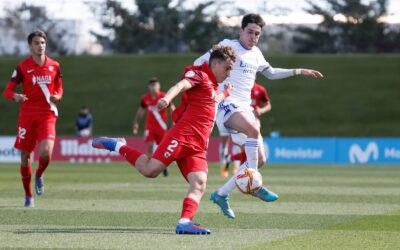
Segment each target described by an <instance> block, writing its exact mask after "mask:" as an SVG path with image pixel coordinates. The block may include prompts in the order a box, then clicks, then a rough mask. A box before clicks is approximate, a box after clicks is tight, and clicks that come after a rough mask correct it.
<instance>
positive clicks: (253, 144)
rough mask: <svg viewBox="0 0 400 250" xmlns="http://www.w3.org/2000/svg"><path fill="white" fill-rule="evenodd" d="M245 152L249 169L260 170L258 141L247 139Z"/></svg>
mask: <svg viewBox="0 0 400 250" xmlns="http://www.w3.org/2000/svg"><path fill="white" fill-rule="evenodd" d="M244 152H245V153H246V157H247V163H248V164H249V168H252V169H255V170H257V168H258V139H253V138H247V140H246V142H245V143H244Z"/></svg>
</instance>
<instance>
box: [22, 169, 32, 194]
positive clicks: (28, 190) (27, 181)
mask: <svg viewBox="0 0 400 250" xmlns="http://www.w3.org/2000/svg"><path fill="white" fill-rule="evenodd" d="M20 172H21V179H22V185H23V186H24V190H25V195H26V196H30V197H32V187H31V176H32V166H31V165H29V166H28V167H24V166H22V165H21V167H20Z"/></svg>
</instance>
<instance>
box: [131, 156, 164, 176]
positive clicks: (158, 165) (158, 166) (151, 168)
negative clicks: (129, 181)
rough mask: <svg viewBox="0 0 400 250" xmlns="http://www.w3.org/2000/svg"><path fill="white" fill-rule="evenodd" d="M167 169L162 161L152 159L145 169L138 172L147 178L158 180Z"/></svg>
mask: <svg viewBox="0 0 400 250" xmlns="http://www.w3.org/2000/svg"><path fill="white" fill-rule="evenodd" d="M166 167H167V166H165V165H164V164H163V163H162V162H161V161H159V160H156V159H154V158H151V159H150V160H149V161H148V162H147V164H145V166H144V167H142V168H138V170H139V171H140V173H141V174H142V175H143V176H145V177H147V178H156V177H157V176H158V175H159V174H160V173H161V172H162V171H163V170H164V169H165V168H166Z"/></svg>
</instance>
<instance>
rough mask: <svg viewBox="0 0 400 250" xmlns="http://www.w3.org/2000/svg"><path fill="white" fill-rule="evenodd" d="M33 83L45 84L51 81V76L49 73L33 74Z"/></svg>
mask: <svg viewBox="0 0 400 250" xmlns="http://www.w3.org/2000/svg"><path fill="white" fill-rule="evenodd" d="M32 83H33V85H35V84H40V85H45V84H50V83H51V76H49V75H43V76H35V75H34V76H32Z"/></svg>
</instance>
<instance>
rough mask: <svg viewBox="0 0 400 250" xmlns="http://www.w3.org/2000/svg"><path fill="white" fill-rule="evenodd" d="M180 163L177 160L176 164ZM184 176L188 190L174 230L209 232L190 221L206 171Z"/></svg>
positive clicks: (202, 189) (198, 232)
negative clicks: (187, 183)
mask: <svg viewBox="0 0 400 250" xmlns="http://www.w3.org/2000/svg"><path fill="white" fill-rule="evenodd" d="M181 163H182V162H178V165H180V164H181ZM205 164H207V163H205ZM181 166H182V165H180V167H181ZM186 178H187V180H188V182H189V191H188V193H187V195H186V198H185V199H183V204H182V213H181V218H180V220H179V221H178V224H177V225H176V228H175V232H176V233H177V234H210V233H211V232H210V230H209V229H207V228H204V227H201V226H200V225H198V224H195V223H193V222H192V220H193V217H194V216H195V214H196V212H197V209H198V207H199V202H200V200H201V198H202V197H203V194H204V191H205V189H206V183H207V173H206V172H202V171H198V172H190V173H189V174H188V175H187V176H186Z"/></svg>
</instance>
